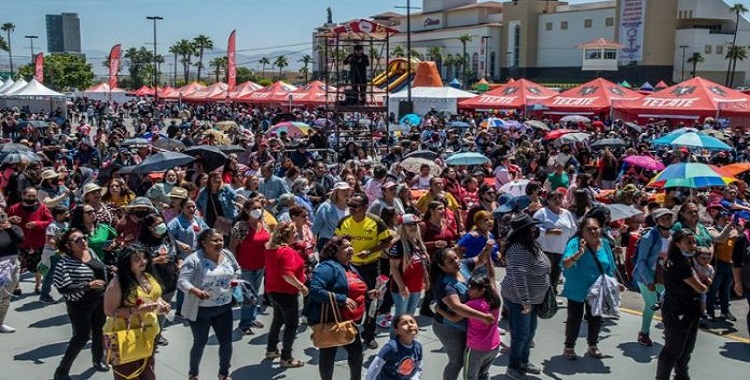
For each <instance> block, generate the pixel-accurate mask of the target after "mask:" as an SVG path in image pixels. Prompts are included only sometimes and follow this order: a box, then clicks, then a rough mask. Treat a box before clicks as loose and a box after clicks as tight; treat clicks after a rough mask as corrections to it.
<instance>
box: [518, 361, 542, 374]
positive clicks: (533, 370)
mask: <svg viewBox="0 0 750 380" xmlns="http://www.w3.org/2000/svg"><path fill="white" fill-rule="evenodd" d="M521 371H523V372H526V373H530V374H532V375H539V374H540V373H542V369H541V368H539V367H537V366H535V365H534V363H526V364H521Z"/></svg>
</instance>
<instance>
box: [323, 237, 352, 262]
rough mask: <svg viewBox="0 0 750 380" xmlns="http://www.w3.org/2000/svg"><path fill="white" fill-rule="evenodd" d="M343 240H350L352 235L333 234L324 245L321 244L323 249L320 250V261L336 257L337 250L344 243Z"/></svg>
mask: <svg viewBox="0 0 750 380" xmlns="http://www.w3.org/2000/svg"><path fill="white" fill-rule="evenodd" d="M344 240H348V241H352V237H351V236H348V235H345V236H334V237H332V238H331V239H330V240H328V242H326V245H325V246H323V249H322V250H320V261H323V260H331V259H334V258H336V252H338V251H339V248H341V246H342V245H343V244H344Z"/></svg>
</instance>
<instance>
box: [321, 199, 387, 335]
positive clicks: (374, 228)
mask: <svg viewBox="0 0 750 380" xmlns="http://www.w3.org/2000/svg"><path fill="white" fill-rule="evenodd" d="M367 204H368V201H367V196H366V195H364V194H362V193H356V194H353V195H352V197H351V198H349V202H348V204H347V205H348V206H349V215H347V216H345V217H344V218H343V219H341V220H340V221H339V225H338V227H337V228H336V231H335V232H334V234H335V235H336V236H350V237H351V242H352V247H353V248H354V256H352V265H354V267H355V268H356V269H357V272H359V275H360V276H362V279H363V280H364V281H365V283H366V284H367V289H368V290H372V289H375V280H376V279H377V277H378V274H379V273H380V272H379V270H378V260H379V259H380V255H381V253H382V252H383V251H384V250H386V249H388V248H389V247H390V245H391V233H390V231H388V227H387V226H386V225H385V223H383V221H382V220H381V219H380V218H378V217H377V216H375V215H372V214H368V213H367ZM370 302H377V300H370V299H368V300H367V305H368V310H369V304H370ZM362 341H363V344H364V346H365V347H367V348H370V349H376V348H378V344H377V342H375V318H374V316H369V315H367V316H366V317H365V322H364V331H362Z"/></svg>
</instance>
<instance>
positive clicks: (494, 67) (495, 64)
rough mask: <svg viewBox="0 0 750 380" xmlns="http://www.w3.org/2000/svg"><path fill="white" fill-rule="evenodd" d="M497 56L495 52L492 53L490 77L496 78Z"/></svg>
mask: <svg viewBox="0 0 750 380" xmlns="http://www.w3.org/2000/svg"><path fill="white" fill-rule="evenodd" d="M495 61H497V54H495V52H494V51H493V52H492V53H490V77H491V78H495V69H496V68H497V63H496V62H495Z"/></svg>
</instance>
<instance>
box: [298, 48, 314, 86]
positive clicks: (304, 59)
mask: <svg viewBox="0 0 750 380" xmlns="http://www.w3.org/2000/svg"><path fill="white" fill-rule="evenodd" d="M312 61H313V59H312V57H311V56H310V54H305V55H303V56H302V59H300V60H299V61H297V62H302V64H303V65H304V66H302V68H301V69H300V70H299V72H300V73H301V74H302V75H303V76H304V78H305V83H307V80H308V78H309V77H310V68H309V66H310V64H311V63H312Z"/></svg>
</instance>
